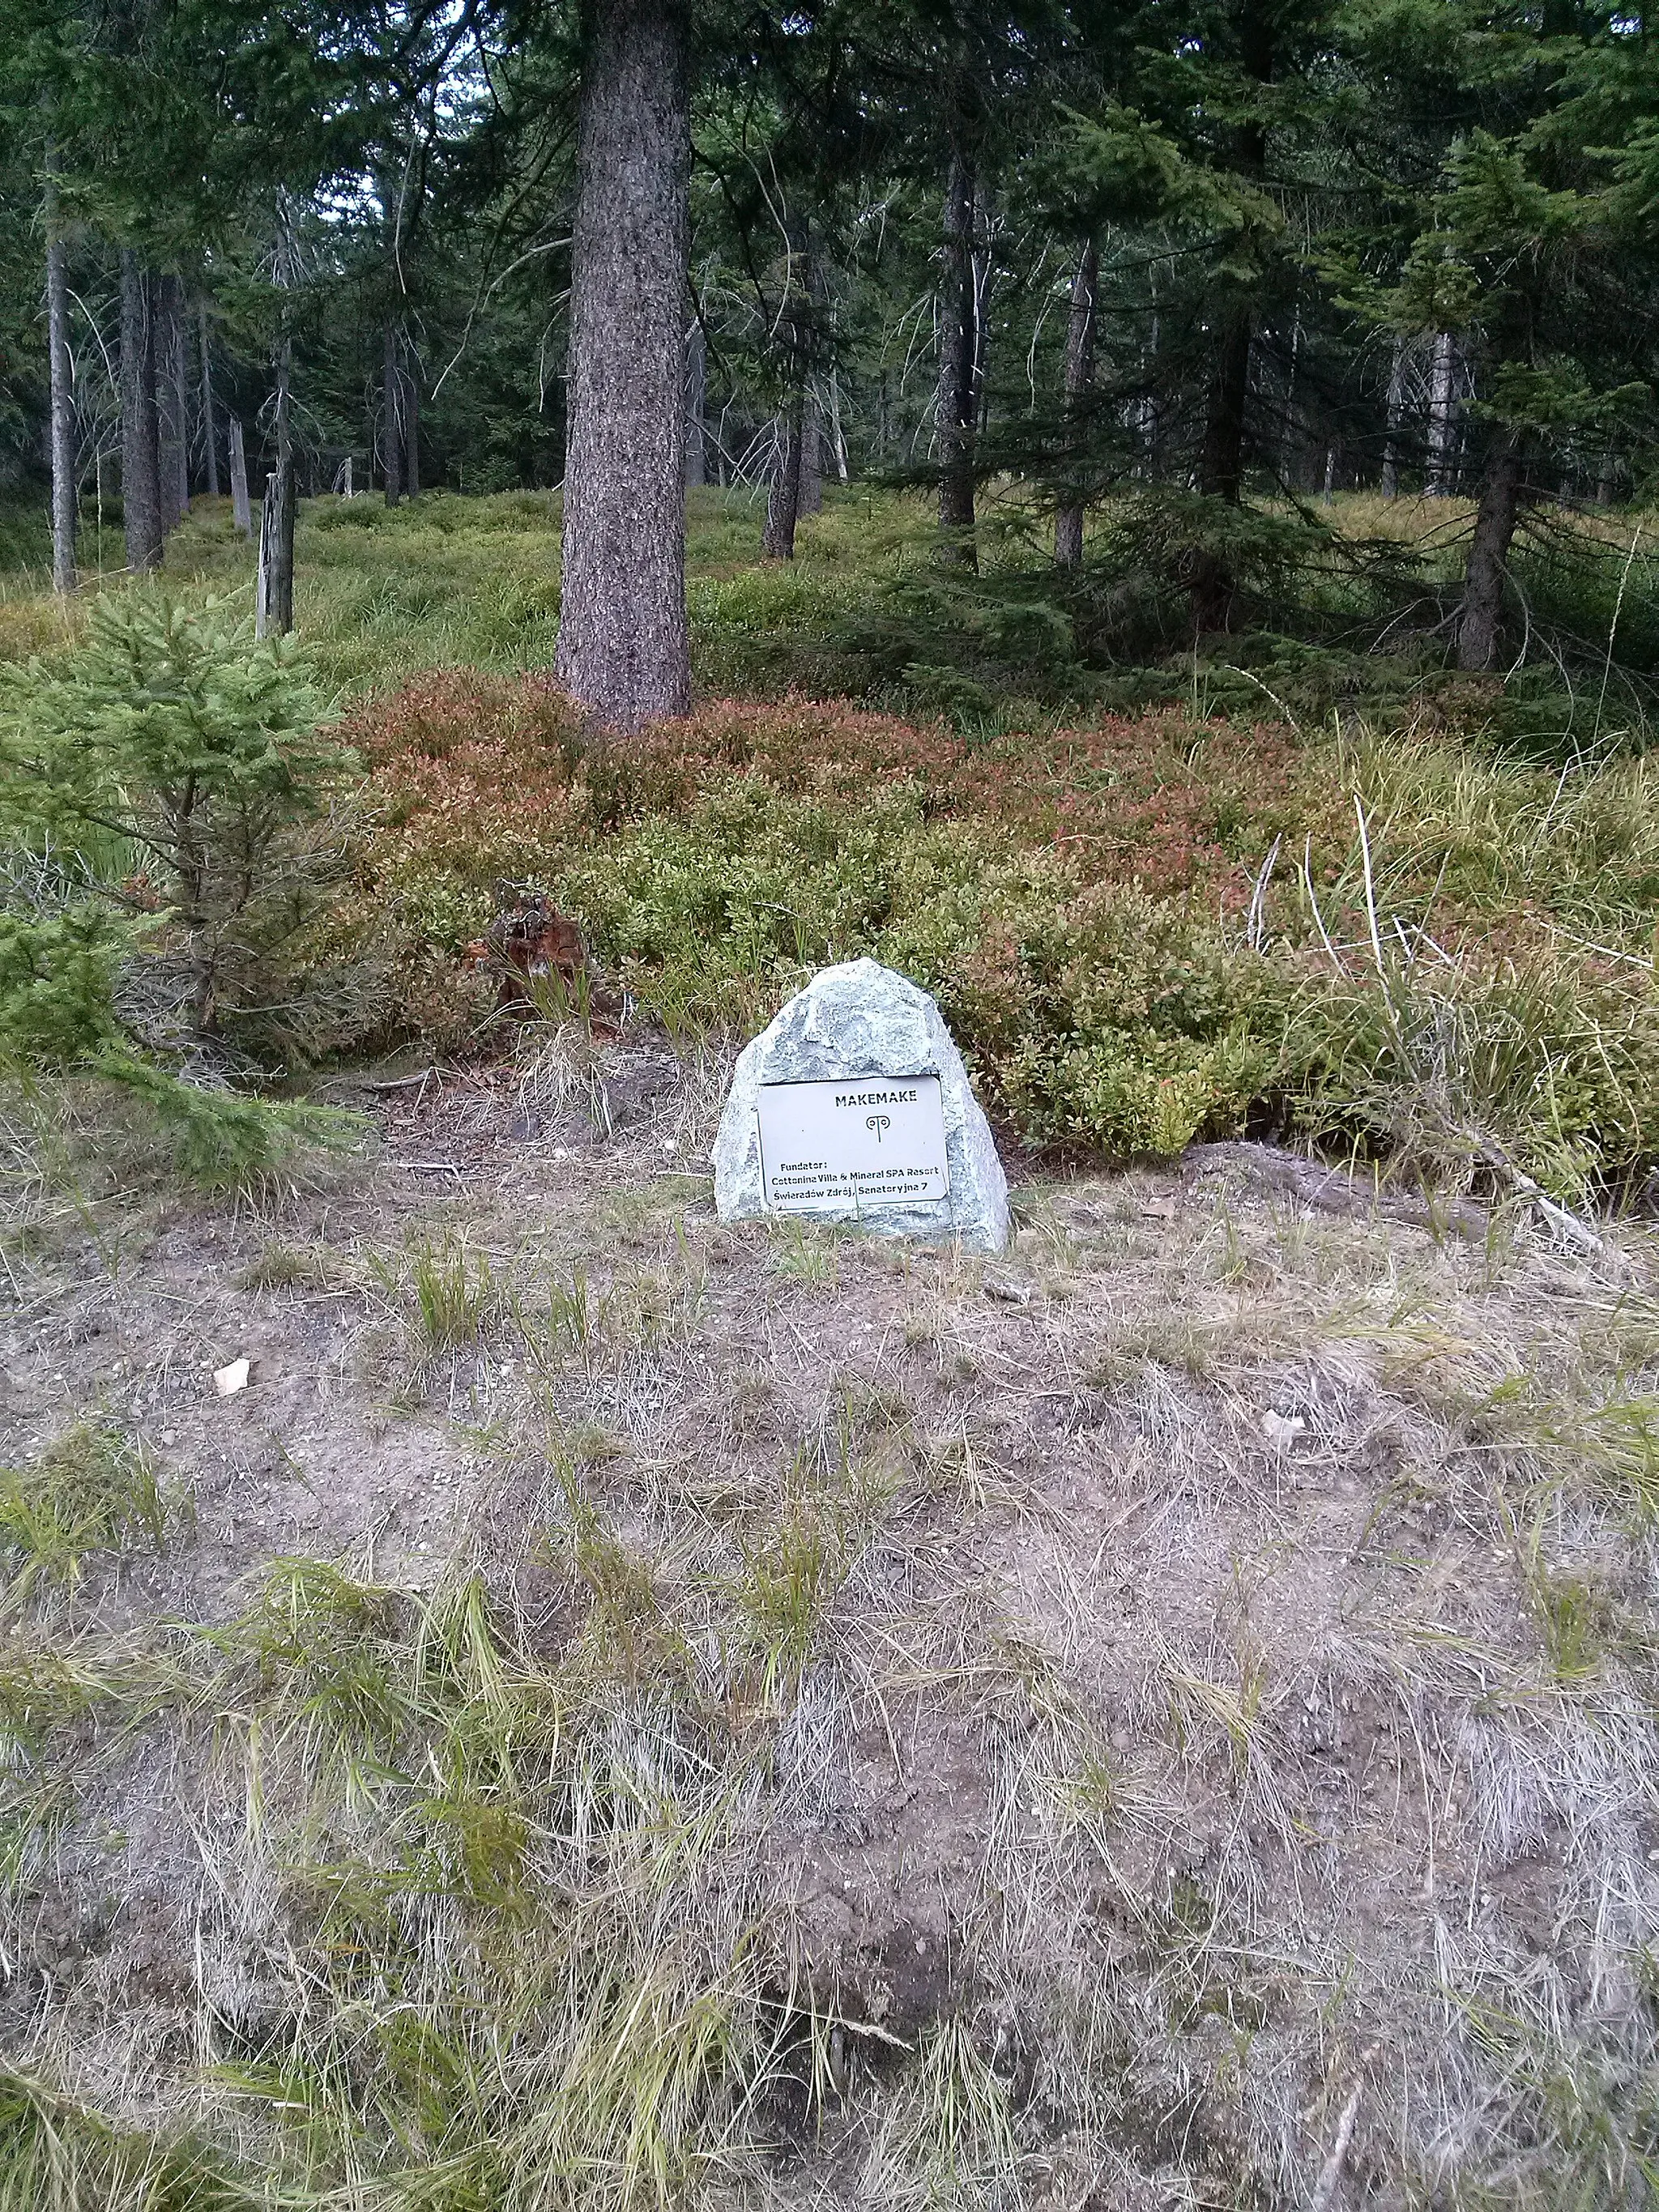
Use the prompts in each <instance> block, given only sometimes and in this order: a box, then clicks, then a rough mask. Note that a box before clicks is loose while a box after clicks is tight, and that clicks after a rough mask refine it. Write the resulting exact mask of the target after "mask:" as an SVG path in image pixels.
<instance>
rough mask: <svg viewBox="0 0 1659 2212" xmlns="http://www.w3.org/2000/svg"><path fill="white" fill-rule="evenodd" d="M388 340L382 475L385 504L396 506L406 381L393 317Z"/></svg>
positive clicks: (401, 489) (401, 483)
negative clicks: (399, 356) (399, 358)
mask: <svg viewBox="0 0 1659 2212" xmlns="http://www.w3.org/2000/svg"><path fill="white" fill-rule="evenodd" d="M385 337H386V348H385V366H384V368H383V370H382V373H381V384H382V387H383V390H382V399H383V405H382V408H381V413H380V473H381V475H382V477H384V478H385V480H386V505H387V506H388V507H396V505H397V504H398V501H399V500H400V499H401V498H402V497H403V495H404V380H403V376H402V374H401V370H400V364H399V362H398V325H396V323H394V322H393V321H392V319H391V317H390V316H388V317H387V318H386V332H385Z"/></svg>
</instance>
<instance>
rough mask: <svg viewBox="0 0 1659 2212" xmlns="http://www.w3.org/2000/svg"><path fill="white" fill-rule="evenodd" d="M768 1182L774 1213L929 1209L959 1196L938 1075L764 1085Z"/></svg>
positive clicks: (760, 1110)
mask: <svg viewBox="0 0 1659 2212" xmlns="http://www.w3.org/2000/svg"><path fill="white" fill-rule="evenodd" d="M756 1110H757V1115H758V1116H759V1120H760V1151H761V1180H762V1189H763V1193H764V1196H765V1201H766V1204H767V1206H769V1208H770V1210H771V1211H772V1212H775V1213H811V1212H815V1211H817V1209H818V1208H820V1207H823V1206H854V1207H855V1208H863V1207H869V1208H872V1209H874V1208H877V1207H888V1206H925V1205H927V1204H928V1203H929V1202H930V1201H933V1200H941V1199H945V1198H947V1197H948V1196H949V1195H950V1189H951V1182H950V1174H949V1170H948V1169H947V1167H946V1164H945V1104H944V1101H943V1099H942V1098H941V1097H940V1095H939V1078H938V1076H937V1075H860V1076H851V1077H846V1078H836V1079H834V1080H832V1081H829V1082H823V1083H763V1084H762V1085H761V1086H760V1089H759V1091H758V1094H757V1107H756Z"/></svg>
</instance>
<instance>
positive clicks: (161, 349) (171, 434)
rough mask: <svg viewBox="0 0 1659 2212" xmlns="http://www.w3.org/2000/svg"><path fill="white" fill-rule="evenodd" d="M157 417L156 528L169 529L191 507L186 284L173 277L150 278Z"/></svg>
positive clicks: (177, 522)
mask: <svg viewBox="0 0 1659 2212" xmlns="http://www.w3.org/2000/svg"><path fill="white" fill-rule="evenodd" d="M155 389H156V418H157V422H158V426H159V431H160V439H159V451H160V460H161V527H162V529H163V531H170V530H172V529H173V528H174V527H175V526H177V525H178V524H179V522H180V521H181V520H183V518H184V516H185V514H186V513H188V512H189V510H190V403H189V397H188V394H187V393H186V392H185V288H184V286H183V284H182V283H180V282H179V278H178V277H177V276H158V277H157V278H156V280H155Z"/></svg>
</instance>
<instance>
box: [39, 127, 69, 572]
mask: <svg viewBox="0 0 1659 2212" xmlns="http://www.w3.org/2000/svg"><path fill="white" fill-rule="evenodd" d="M56 169H57V164H56V161H55V160H54V158H53V156H52V155H51V153H50V152H49V153H48V155H47V164H46V345H47V350H48V353H49V356H50V361H51V376H52V589H53V590H54V591H57V592H72V591H73V590H74V589H75V586H76V568H75V506H76V500H75V390H74V383H73V379H72V376H71V373H70V369H71V364H70V343H69V273H68V270H67V269H66V267H65V265H64V262H65V256H64V240H63V234H62V232H61V231H60V229H59V228H58V181H57V174H56Z"/></svg>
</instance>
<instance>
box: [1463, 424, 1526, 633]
mask: <svg viewBox="0 0 1659 2212" xmlns="http://www.w3.org/2000/svg"><path fill="white" fill-rule="evenodd" d="M1521 482H1522V451H1521V435H1520V433H1519V431H1516V430H1501V429H1498V430H1494V432H1493V435H1492V447H1491V450H1490V451H1489V453H1487V456H1486V474H1485V476H1484V477H1483V478H1482V480H1481V484H1480V506H1479V507H1477V508H1476V510H1475V516H1474V538H1473V539H1472V540H1471V541H1470V544H1469V557H1468V565H1467V567H1466V568H1465V569H1464V572H1463V612H1462V617H1461V619H1460V620H1459V623H1458V626H1457V665H1458V666H1459V668H1461V669H1462V670H1463V671H1464V672H1465V673H1466V674H1468V675H1480V674H1482V673H1483V672H1484V671H1486V670H1487V669H1489V668H1491V667H1492V666H1493V665H1495V663H1496V661H1497V659H1498V647H1499V644H1500V642H1501V641H1502V636H1503V627H1504V577H1505V576H1506V575H1507V574H1508V573H1509V559H1510V544H1512V543H1513V541H1514V538H1515V526H1516V518H1517V516H1518V515H1519V513H1520V511H1521Z"/></svg>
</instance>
